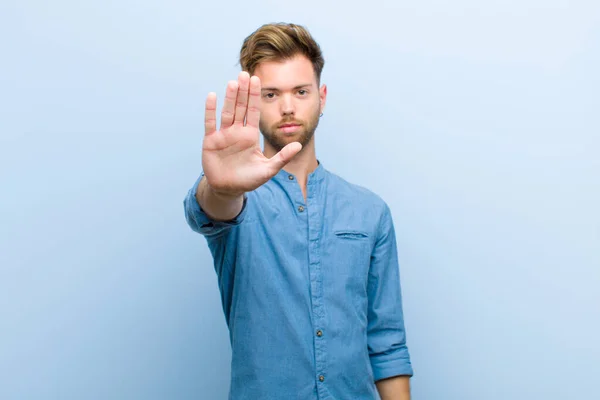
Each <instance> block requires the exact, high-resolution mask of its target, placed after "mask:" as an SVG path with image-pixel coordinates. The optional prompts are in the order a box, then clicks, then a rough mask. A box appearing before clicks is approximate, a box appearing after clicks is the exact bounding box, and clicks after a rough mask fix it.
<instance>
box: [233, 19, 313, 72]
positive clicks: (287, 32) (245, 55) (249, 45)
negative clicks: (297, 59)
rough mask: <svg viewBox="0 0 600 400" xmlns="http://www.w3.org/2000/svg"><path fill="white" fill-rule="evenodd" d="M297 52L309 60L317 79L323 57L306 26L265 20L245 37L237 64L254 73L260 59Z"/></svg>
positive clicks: (277, 58) (275, 58)
mask: <svg viewBox="0 0 600 400" xmlns="http://www.w3.org/2000/svg"><path fill="white" fill-rule="evenodd" d="M297 55H304V56H305V57H306V58H308V59H309V60H310V62H311V63H312V65H313V69H314V71H315V75H316V77H317V83H319V82H320V81H321V72H322V71H323V66H324V65H325V60H324V59H323V54H322V52H321V48H320V47H319V45H318V44H317V42H316V41H315V40H314V39H313V37H312V36H311V34H310V33H309V32H308V30H307V29H306V28H305V27H303V26H301V25H296V24H292V23H272V24H265V25H262V26H261V27H260V28H258V29H257V30H256V31H254V32H253V33H252V34H250V35H249V36H248V37H246V39H244V43H243V45H242V48H241V50H240V66H241V67H242V70H243V71H247V72H248V73H249V74H250V75H253V74H254V71H255V70H256V68H257V67H258V65H259V64H260V63H261V62H264V61H284V60H288V59H291V58H293V57H294V56H297Z"/></svg>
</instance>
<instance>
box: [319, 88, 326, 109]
mask: <svg viewBox="0 0 600 400" xmlns="http://www.w3.org/2000/svg"><path fill="white" fill-rule="evenodd" d="M319 97H320V99H321V112H323V110H324V109H325V103H326V102H327V85H325V84H323V85H321V88H320V89H319Z"/></svg>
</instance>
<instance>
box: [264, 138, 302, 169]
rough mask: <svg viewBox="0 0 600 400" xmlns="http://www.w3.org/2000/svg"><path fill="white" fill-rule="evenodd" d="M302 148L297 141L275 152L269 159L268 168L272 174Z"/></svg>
mask: <svg viewBox="0 0 600 400" xmlns="http://www.w3.org/2000/svg"><path fill="white" fill-rule="evenodd" d="M300 150H302V145H301V144H300V143H299V142H292V143H290V144H288V145H286V146H285V147H284V148H283V149H281V150H280V151H279V152H278V153H277V154H275V155H274V156H273V157H271V158H270V159H269V168H270V169H271V170H272V172H273V173H274V174H276V173H277V172H279V171H280V170H281V169H282V168H283V167H285V165H286V164H287V163H289V162H290V161H292V158H294V156H295V155H296V154H298V152H300Z"/></svg>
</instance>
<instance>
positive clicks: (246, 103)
mask: <svg viewBox="0 0 600 400" xmlns="http://www.w3.org/2000/svg"><path fill="white" fill-rule="evenodd" d="M260 103H261V83H260V79H259V78H258V77H257V76H253V77H250V75H249V74H248V73H247V72H245V71H242V72H240V74H239V77H238V80H237V82H236V81H230V82H229V83H228V85H227V91H226V95H225V100H224V104H223V109H222V111H221V126H220V128H219V130H217V119H216V112H217V110H216V108H217V96H216V94H215V93H209V95H208V97H207V99H206V110H205V120H204V128H205V136H204V140H203V144H202V168H203V171H204V175H205V176H206V179H207V181H208V184H209V185H210V187H211V188H212V189H213V190H214V191H215V192H216V193H219V194H222V195H226V196H239V195H241V194H243V193H245V192H249V191H252V190H254V189H256V188H257V187H259V186H261V185H262V184H264V183H266V182H267V181H268V180H269V179H271V178H272V177H273V176H275V175H276V174H277V173H278V172H279V171H280V170H281V169H282V168H283V167H284V166H285V165H286V164H287V163H288V162H290V160H291V159H292V158H293V157H294V156H295V155H296V154H297V153H298V152H299V151H300V150H301V149H302V145H301V144H300V143H298V142H293V143H289V144H288V145H286V146H285V147H284V148H283V149H281V151H279V152H278V153H277V154H275V155H274V156H273V157H271V158H267V157H266V156H265V155H264V154H263V152H262V150H261V149H260V131H259V121H260Z"/></svg>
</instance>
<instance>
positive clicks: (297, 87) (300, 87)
mask: <svg viewBox="0 0 600 400" xmlns="http://www.w3.org/2000/svg"><path fill="white" fill-rule="evenodd" d="M307 86H312V84H310V83H305V84H303V85H298V86H295V87H294V89H302V88H305V87H307ZM263 90H271V91H276V92H278V91H279V89H278V88H275V87H266V88H261V91H263Z"/></svg>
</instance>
